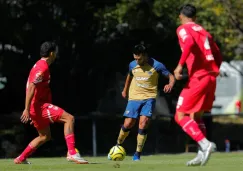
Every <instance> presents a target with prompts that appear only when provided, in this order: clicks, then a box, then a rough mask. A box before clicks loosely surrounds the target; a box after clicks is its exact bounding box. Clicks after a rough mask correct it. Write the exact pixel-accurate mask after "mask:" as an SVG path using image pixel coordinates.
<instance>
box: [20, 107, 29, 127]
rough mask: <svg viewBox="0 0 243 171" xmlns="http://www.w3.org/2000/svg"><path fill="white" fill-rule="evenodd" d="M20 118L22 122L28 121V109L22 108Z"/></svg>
mask: <svg viewBox="0 0 243 171" xmlns="http://www.w3.org/2000/svg"><path fill="white" fill-rule="evenodd" d="M20 120H21V122H22V123H25V124H26V123H28V121H29V120H30V112H29V110H26V109H25V110H24V111H23V114H22V116H21V117H20Z"/></svg>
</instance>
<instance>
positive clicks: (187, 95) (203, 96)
mask: <svg viewBox="0 0 243 171" xmlns="http://www.w3.org/2000/svg"><path fill="white" fill-rule="evenodd" d="M215 89H216V77H215V76H211V75H207V76H204V77H200V78H192V79H191V80H189V82H188V83H187V85H186V86H185V87H184V88H183V90H182V92H181V94H180V96H179V99H178V102H177V106H176V111H178V112H183V113H187V114H190V113H194V112H201V111H210V110H211V109H212V106H213V101H214V94H215Z"/></svg>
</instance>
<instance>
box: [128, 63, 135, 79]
mask: <svg viewBox="0 0 243 171" xmlns="http://www.w3.org/2000/svg"><path fill="white" fill-rule="evenodd" d="M135 66H136V63H135V62H134V61H133V62H131V63H130V64H129V71H128V73H129V75H130V76H132V77H133V73H132V70H133V68H134V67H135Z"/></svg>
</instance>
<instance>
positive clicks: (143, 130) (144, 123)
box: [133, 116, 150, 161]
mask: <svg viewBox="0 0 243 171" xmlns="http://www.w3.org/2000/svg"><path fill="white" fill-rule="evenodd" d="M149 121H150V118H149V117H147V116H140V119H139V128H138V135H137V148H136V152H135V154H134V156H133V160H134V161H138V160H140V156H141V153H142V150H143V147H144V144H145V142H146V140H147V128H148V125H149Z"/></svg>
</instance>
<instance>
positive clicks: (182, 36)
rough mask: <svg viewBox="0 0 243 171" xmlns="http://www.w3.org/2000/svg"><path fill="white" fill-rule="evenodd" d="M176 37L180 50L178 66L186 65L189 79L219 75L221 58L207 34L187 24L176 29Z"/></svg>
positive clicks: (192, 24)
mask: <svg viewBox="0 0 243 171" xmlns="http://www.w3.org/2000/svg"><path fill="white" fill-rule="evenodd" d="M177 36H178V39H179V44H180V47H181V50H182V55H181V59H180V61H179V64H181V65H184V64H185V63H186V65H187V69H188V75H189V78H192V77H200V76H203V75H208V74H215V76H217V75H218V74H219V68H220V65H221V63H222V56H221V53H220V51H219V48H218V46H217V45H216V43H215V42H214V40H213V38H212V36H211V34H210V33H209V32H207V31H206V30H205V29H204V28H203V27H202V26H200V25H198V24H196V23H194V22H189V23H187V24H183V25H181V26H179V27H178V28H177Z"/></svg>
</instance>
